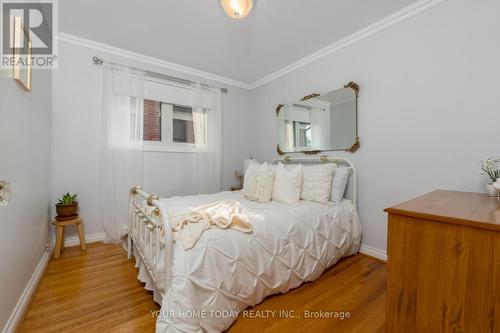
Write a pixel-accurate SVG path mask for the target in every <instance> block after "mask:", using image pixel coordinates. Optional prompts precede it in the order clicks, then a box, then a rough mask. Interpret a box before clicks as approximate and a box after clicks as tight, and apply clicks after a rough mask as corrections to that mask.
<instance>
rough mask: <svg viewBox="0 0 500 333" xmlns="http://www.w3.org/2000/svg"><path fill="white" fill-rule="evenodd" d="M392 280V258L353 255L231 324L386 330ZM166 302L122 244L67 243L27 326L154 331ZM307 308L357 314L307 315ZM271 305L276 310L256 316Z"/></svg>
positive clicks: (366, 332)
mask: <svg viewBox="0 0 500 333" xmlns="http://www.w3.org/2000/svg"><path fill="white" fill-rule="evenodd" d="M385 283H386V265H385V264H383V263H381V262H379V261H377V260H375V259H373V258H370V257H367V256H365V255H362V254H359V255H357V256H354V257H350V258H346V259H343V260H341V261H340V262H339V263H338V264H337V265H335V266H334V267H332V268H330V269H329V270H328V271H327V272H325V274H324V275H323V276H322V277H320V278H319V279H318V280H317V281H315V282H312V283H307V284H305V285H303V286H301V287H300V288H297V289H295V290H292V291H290V292H289V293H287V294H284V295H275V296H272V297H270V298H268V299H266V300H265V301H264V302H262V303H261V304H259V305H256V306H254V307H252V308H249V309H247V310H246V312H243V313H241V314H240V317H239V318H238V320H237V321H236V322H235V323H234V324H233V326H231V328H230V329H229V332H231V333H233V332H333V331H335V332H336V333H337V332H363V333H370V332H384V321H385V318H384V309H385ZM158 309H159V306H158V305H157V304H156V303H155V302H154V301H153V297H152V294H151V293H150V292H148V291H146V290H144V288H143V285H142V284H141V283H140V282H138V281H137V271H136V269H135V267H134V264H133V261H129V260H127V257H126V253H125V252H124V250H123V249H122V248H121V247H120V246H117V245H105V244H102V243H95V244H88V248H87V252H86V253H83V252H80V250H79V248H78V247H73V248H67V249H65V250H64V252H63V253H62V254H61V258H60V259H59V260H58V261H51V262H50V263H49V267H48V269H47V272H46V274H45V276H44V278H43V280H42V282H41V284H40V287H39V289H38V291H37V293H36V295H35V297H34V299H33V301H32V303H31V306H30V309H29V310H28V312H27V314H26V317H25V320H24V322H23V324H22V326H21V327H20V329H19V331H20V332H37V333H43V332H51V333H55V332H72V333H76V332H154V327H155V318H154V317H153V316H152V311H155V310H158ZM262 310H263V311H262ZM265 310H276V311H280V310H282V311H294V313H291V312H282V313H281V314H280V313H279V312H275V313H274V315H272V313H271V312H264V311H265ZM306 311H309V312H310V314H315V315H319V314H320V313H319V312H314V311H323V315H324V314H325V312H328V311H330V312H331V315H335V312H337V314H338V313H339V312H345V313H346V312H348V313H349V314H350V318H345V319H343V320H341V319H339V318H329V319H328V318H319V319H314V318H305V317H306ZM263 313H268V315H269V317H268V318H251V317H252V316H257V315H258V314H263ZM285 314H288V315H290V316H292V315H294V316H295V318H284V316H285ZM299 317H300V318H299Z"/></svg>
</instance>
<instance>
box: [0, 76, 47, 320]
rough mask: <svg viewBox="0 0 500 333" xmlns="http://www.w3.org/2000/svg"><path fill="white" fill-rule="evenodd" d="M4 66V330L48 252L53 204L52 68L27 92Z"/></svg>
mask: <svg viewBox="0 0 500 333" xmlns="http://www.w3.org/2000/svg"><path fill="white" fill-rule="evenodd" d="M10 76H11V71H6V70H0V180H1V179H3V180H7V181H9V182H10V184H11V187H12V190H13V196H12V200H11V202H10V204H9V205H7V206H0V225H1V227H2V231H1V232H0V256H1V257H0V258H1V260H0V272H1V273H0V295H1V296H0V297H1V301H0V328H2V327H4V325H5V323H6V321H7V319H8V317H9V316H10V314H11V312H12V310H13V309H14V306H15V305H16V304H17V302H18V300H19V298H20V296H21V294H22V292H23V291H24V288H25V287H26V285H27V283H28V281H29V279H30V278H31V276H32V274H33V272H34V271H35V268H36V266H37V265H38V263H39V262H40V259H41V258H42V255H43V253H44V252H45V243H46V241H47V234H48V231H47V230H48V228H47V219H48V212H49V202H50V198H49V196H50V179H49V177H50V133H51V113H50V109H51V99H52V96H51V94H52V89H51V72H50V71H33V91H32V92H31V93H26V92H25V91H24V90H23V89H22V88H21V86H20V85H18V84H17V83H16V82H15V81H14V80H13V79H12V78H11V77H10Z"/></svg>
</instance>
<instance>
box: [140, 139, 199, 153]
mask: <svg viewBox="0 0 500 333" xmlns="http://www.w3.org/2000/svg"><path fill="white" fill-rule="evenodd" d="M143 151H144V152H160V153H161V152H163V153H186V154H195V153H203V152H205V150H203V149H200V148H197V147H195V146H194V145H192V144H188V143H186V144H184V143H178V144H162V143H153V142H144V147H143Z"/></svg>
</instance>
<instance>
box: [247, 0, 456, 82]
mask: <svg viewBox="0 0 500 333" xmlns="http://www.w3.org/2000/svg"><path fill="white" fill-rule="evenodd" d="M445 1H447V0H419V1H417V2H415V3H413V4H411V5H409V6H407V7H405V8H403V9H401V10H399V11H397V12H395V13H393V14H391V15H389V16H386V17H385V18H383V19H381V20H379V21H377V22H375V23H373V24H370V25H369V26H367V27H365V28H363V29H361V30H358V31H356V32H355V33H353V34H351V35H349V36H347V37H345V38H342V39H341V40H339V41H337V42H335V43H333V44H330V45H328V46H327V47H325V48H323V49H321V50H319V51H316V52H314V53H312V54H310V55H308V56H306V57H304V58H302V59H300V60H298V61H296V62H294V63H292V64H290V65H288V66H286V67H283V68H282V69H280V70H278V71H276V72H274V73H272V74H269V75H267V76H266V77H264V78H262V79H260V80H257V81H255V82H254V83H252V84H251V85H250V89H255V88H258V87H260V86H263V85H265V84H267V83H269V82H271V81H274V80H276V79H278V78H280V77H282V76H284V75H286V74H288V73H290V72H293V71H295V70H297V69H299V68H301V67H304V66H306V65H308V64H310V63H312V62H314V61H316V60H318V59H321V58H323V57H325V56H327V55H329V54H332V53H334V52H337V51H339V50H341V49H343V48H345V47H347V46H349V45H351V44H354V43H356V42H358V41H360V40H362V39H364V38H366V37H369V36H371V35H373V34H376V33H377V32H380V31H382V30H385V29H387V28H389V27H392V26H393V25H395V24H398V23H400V22H402V21H404V20H406V19H408V18H410V17H412V16H415V15H417V14H419V13H421V12H423V11H425V10H427V9H430V8H432V7H434V6H437V5H439V4H441V3H443V2H445Z"/></svg>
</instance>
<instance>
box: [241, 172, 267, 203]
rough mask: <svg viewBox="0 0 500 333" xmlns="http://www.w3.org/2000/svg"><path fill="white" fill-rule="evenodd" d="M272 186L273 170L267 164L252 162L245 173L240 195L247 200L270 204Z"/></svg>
mask: <svg viewBox="0 0 500 333" xmlns="http://www.w3.org/2000/svg"><path fill="white" fill-rule="evenodd" d="M273 186H274V170H273V169H272V168H270V167H269V165H268V164H267V162H265V163H263V164H259V163H257V162H252V163H251V164H250V166H249V167H248V169H247V172H246V173H245V180H244V183H243V190H242V193H243V194H244V195H245V197H246V198H247V199H249V200H254V201H258V202H261V203H264V202H271V197H272V194H273Z"/></svg>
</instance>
